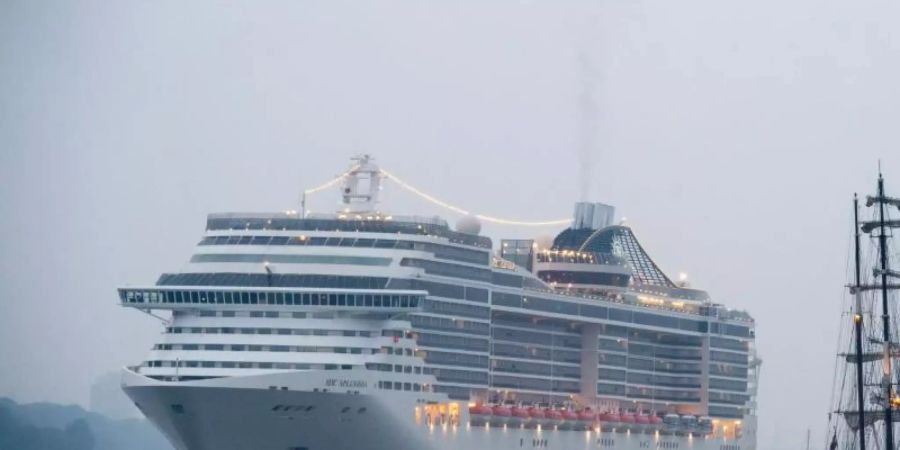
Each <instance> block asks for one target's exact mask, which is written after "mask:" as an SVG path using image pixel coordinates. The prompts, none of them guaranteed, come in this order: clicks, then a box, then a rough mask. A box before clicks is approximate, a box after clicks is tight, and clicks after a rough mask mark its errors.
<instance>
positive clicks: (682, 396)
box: [625, 386, 700, 403]
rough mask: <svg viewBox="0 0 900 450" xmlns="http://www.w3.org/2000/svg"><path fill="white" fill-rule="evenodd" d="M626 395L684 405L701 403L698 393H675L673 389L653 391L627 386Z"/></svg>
mask: <svg viewBox="0 0 900 450" xmlns="http://www.w3.org/2000/svg"><path fill="white" fill-rule="evenodd" d="M625 395H626V396H627V397H628V398H638V399H649V400H659V401H670V402H682V403H697V402H699V401H700V393H699V392H698V391H675V390H671V389H651V388H641V387H635V386H626V388H625Z"/></svg>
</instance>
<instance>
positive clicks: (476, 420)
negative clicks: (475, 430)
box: [469, 405, 494, 425]
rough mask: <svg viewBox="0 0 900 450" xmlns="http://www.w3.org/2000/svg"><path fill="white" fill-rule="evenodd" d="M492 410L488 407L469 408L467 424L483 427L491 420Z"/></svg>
mask: <svg viewBox="0 0 900 450" xmlns="http://www.w3.org/2000/svg"><path fill="white" fill-rule="evenodd" d="M493 414H494V410H493V409H491V407H489V406H485V405H475V406H470V407H469V423H471V424H472V425H484V424H486V423H488V422H490V420H491V416H492V415H493Z"/></svg>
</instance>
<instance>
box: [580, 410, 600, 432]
mask: <svg viewBox="0 0 900 450" xmlns="http://www.w3.org/2000/svg"><path fill="white" fill-rule="evenodd" d="M595 418H596V415H595V414H594V412H593V411H591V410H589V409H585V410H582V411H579V412H578V422H577V425H576V428H578V429H579V430H588V429H590V428H591V427H592V426H594V419H595Z"/></svg>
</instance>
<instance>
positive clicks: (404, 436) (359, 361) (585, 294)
mask: <svg viewBox="0 0 900 450" xmlns="http://www.w3.org/2000/svg"><path fill="white" fill-rule="evenodd" d="M388 175H389V174H387V172H385V171H383V170H382V169H380V168H379V167H378V166H377V165H376V163H375V161H374V159H372V158H371V157H369V156H360V157H357V158H354V160H353V163H352V164H351V166H350V168H349V170H348V171H347V172H345V173H344V174H342V175H341V176H340V177H339V179H336V180H337V182H336V183H334V185H335V186H336V187H337V188H339V189H340V195H341V196H342V202H343V204H342V205H341V208H340V210H338V211H336V212H335V213H333V214H312V213H308V212H307V211H306V210H305V207H304V208H303V209H302V210H301V211H287V212H277V213H247V214H245V213H221V214H210V215H209V216H208V218H207V221H206V232H205V234H204V235H203V237H202V238H201V239H200V242H199V243H198V244H197V246H196V248H195V249H194V253H193V255H191V257H190V261H189V262H188V263H187V264H186V265H185V266H184V267H183V268H181V270H178V271H173V272H170V273H164V274H162V275H161V276H160V277H159V279H158V281H157V282H156V283H155V284H153V285H146V286H127V287H121V288H119V289H118V294H119V301H120V304H121V305H122V306H125V307H128V308H134V309H136V310H138V311H141V312H144V313H147V314H148V315H149V316H152V318H155V319H158V320H160V321H161V322H163V328H164V330H163V331H162V333H161V335H160V337H159V339H158V341H157V342H156V343H155V345H153V347H152V349H151V350H150V352H149V355H147V356H146V358H145V359H144V360H143V361H142V362H140V363H137V364H135V365H133V366H129V367H125V368H124V369H123V374H122V387H123V389H124V390H125V392H126V393H127V395H128V396H129V397H130V398H131V399H132V400H133V401H134V403H135V405H136V406H137V407H138V408H139V409H140V411H141V412H142V413H143V414H144V415H145V416H147V417H148V418H149V419H150V420H151V421H152V422H153V423H154V424H155V425H156V426H157V427H158V428H159V430H160V431H161V432H162V433H163V434H164V435H165V436H166V437H167V439H168V440H169V441H170V442H171V443H172V445H173V446H174V447H175V448H176V449H179V450H239V449H240V450H439V449H440V450H444V449H446V450H451V449H453V450H488V449H490V450H507V449H509V450H511V449H550V450H581V449H585V450H586V449H614V450H631V449H650V448H652V449H682V450H685V449H696V450H707V449H715V450H755V449H756V431H757V430H756V424H757V420H756V386H757V383H758V377H759V366H760V360H759V358H758V357H757V355H756V351H755V346H754V333H755V332H754V328H755V324H754V321H753V319H752V317H750V316H749V315H748V314H747V313H746V312H743V311H736V310H732V309H728V308H726V307H725V306H723V305H722V304H719V303H716V302H714V301H712V300H711V298H710V296H709V295H708V294H707V293H706V292H704V291H702V290H698V289H693V288H691V287H689V286H688V285H687V283H686V282H684V281H683V280H678V281H673V280H672V279H671V278H670V277H668V276H667V275H666V274H665V273H664V272H663V271H662V270H660V268H659V267H658V266H657V265H656V264H655V263H654V262H653V260H652V259H651V258H650V256H649V255H648V254H647V253H646V252H645V250H644V248H643V247H642V246H641V245H640V243H639V242H638V240H637V238H636V236H635V234H634V233H633V231H632V229H631V228H630V227H628V226H626V225H624V224H623V223H616V222H615V214H614V213H615V211H614V208H613V207H612V206H609V205H605V204H602V203H587V202H581V203H577V204H576V205H575V212H574V215H573V218H572V220H571V222H570V223H568V227H566V228H564V229H562V230H560V232H559V234H558V235H557V236H556V237H555V238H554V239H552V242H551V241H550V240H549V239H543V240H542V239H534V240H523V239H515V240H501V241H500V242H499V243H498V244H496V245H495V243H494V241H492V240H491V239H490V238H488V237H486V236H483V235H480V232H481V229H480V228H481V227H480V224H479V222H478V220H477V219H476V218H474V217H472V216H467V217H463V218H462V219H461V220H460V221H459V222H458V223H457V224H456V225H455V226H453V227H451V226H449V225H448V223H447V222H446V221H445V220H442V219H440V218H438V217H418V216H400V215H391V214H388V213H386V212H384V211H383V210H382V209H381V208H380V206H379V204H378V193H379V190H380V189H381V184H382V182H383V180H384V178H385V176H388ZM562 226H563V227H564V226H565V225H562ZM155 319H151V320H155Z"/></svg>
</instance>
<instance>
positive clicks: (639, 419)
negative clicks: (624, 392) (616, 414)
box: [634, 414, 652, 431]
mask: <svg viewBox="0 0 900 450" xmlns="http://www.w3.org/2000/svg"><path fill="white" fill-rule="evenodd" d="M634 425H635V429H636V430H637V431H647V430H649V429H650V428H651V427H652V425H651V424H650V416H645V415H643V414H638V415H635V416H634Z"/></svg>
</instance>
